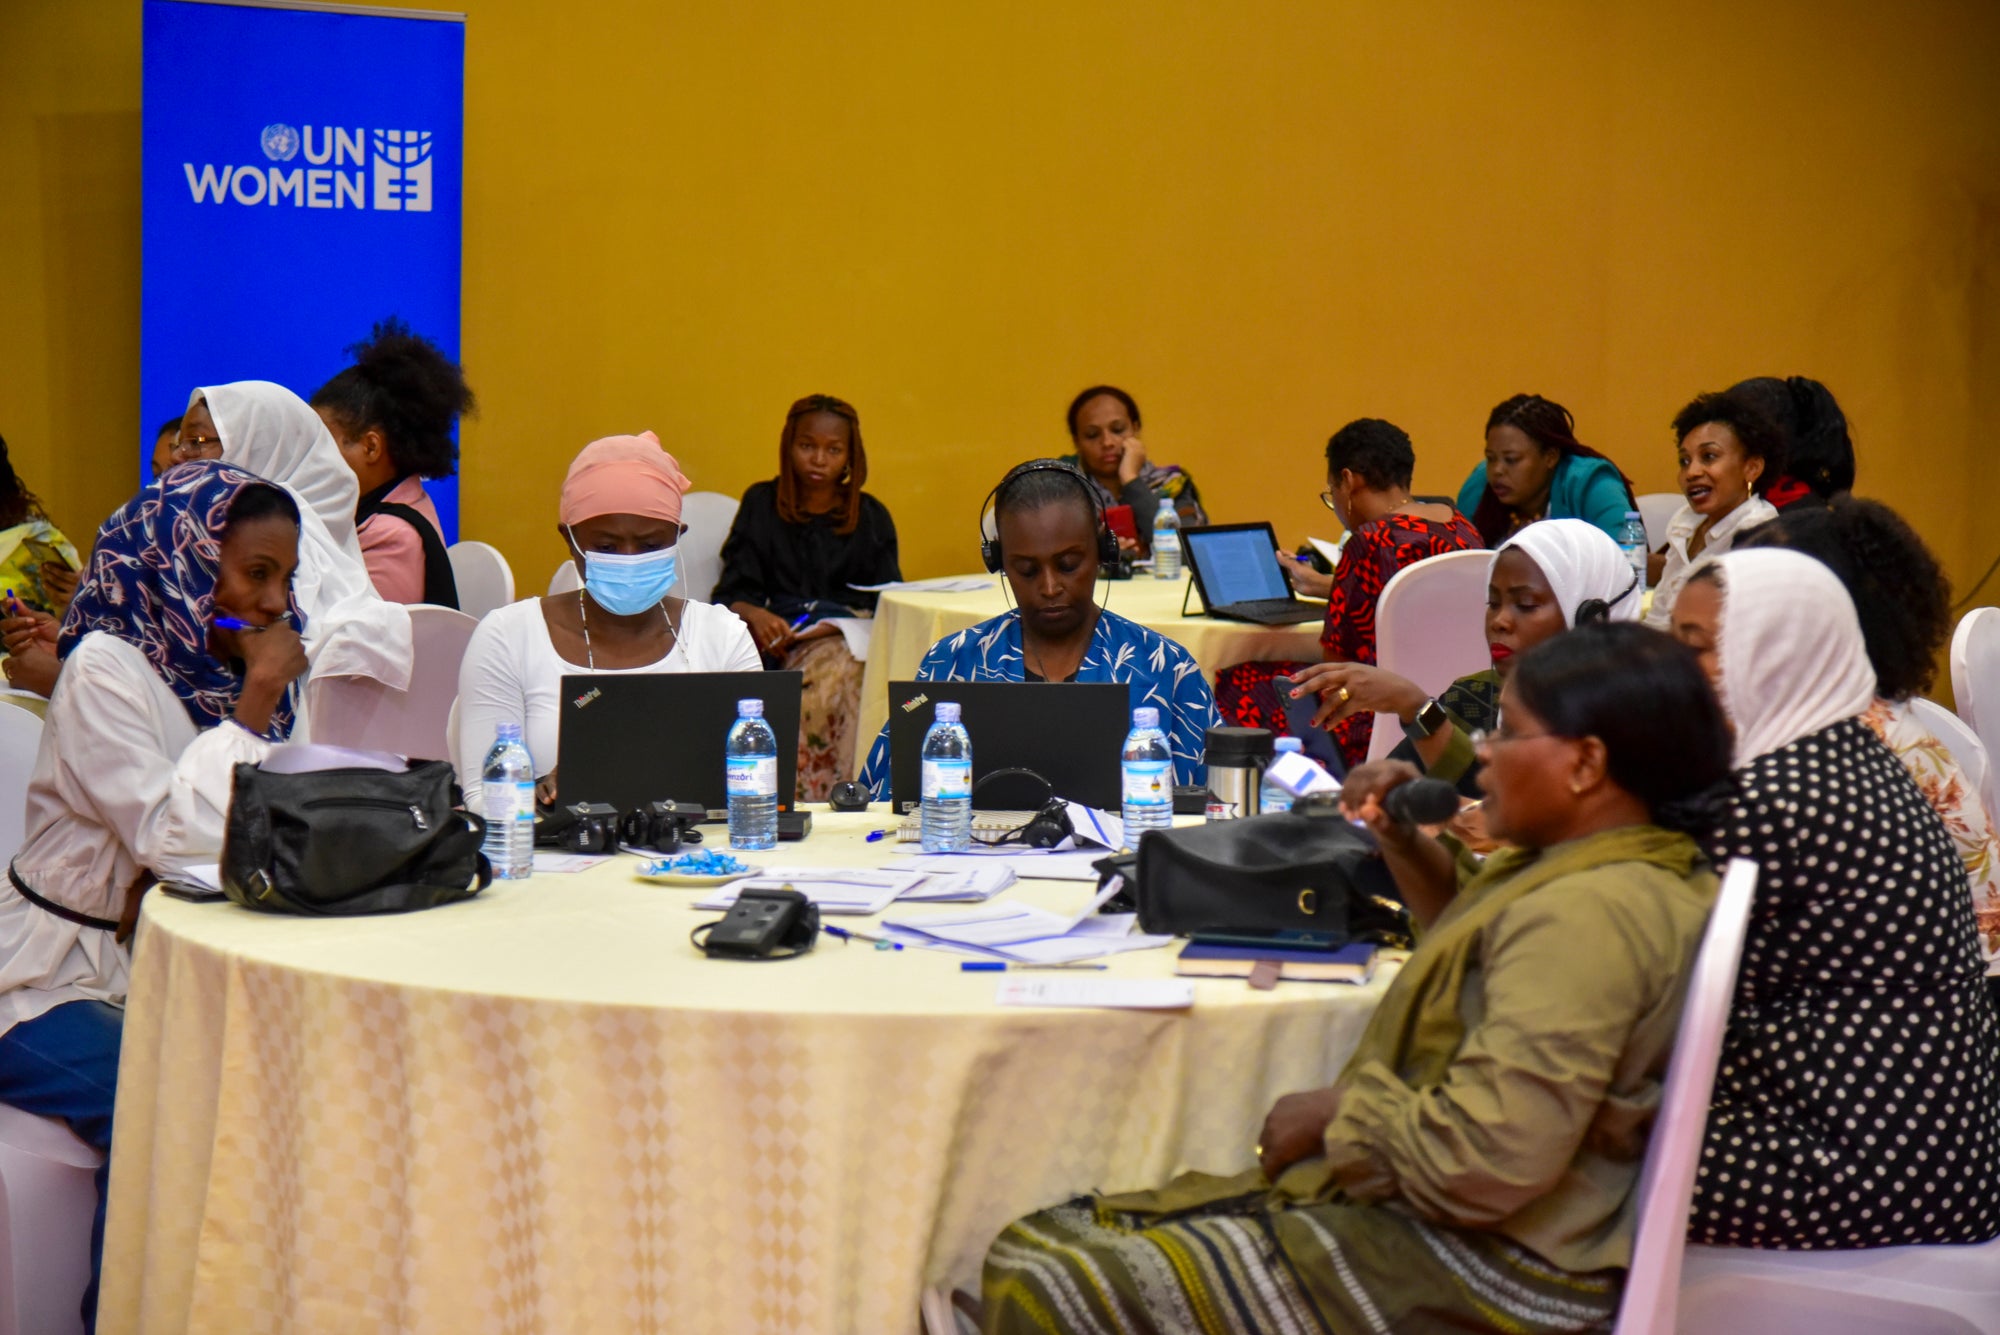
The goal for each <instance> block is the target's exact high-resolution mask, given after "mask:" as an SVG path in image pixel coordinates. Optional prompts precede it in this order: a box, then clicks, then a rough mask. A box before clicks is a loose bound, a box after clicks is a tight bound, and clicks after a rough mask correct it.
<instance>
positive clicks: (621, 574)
mask: <svg viewBox="0 0 2000 1335" xmlns="http://www.w3.org/2000/svg"><path fill="white" fill-rule="evenodd" d="M678 578H680V560H679V554H678V553H677V552H676V551H675V549H674V548H672V547H662V548H660V550H658V551H656V552H640V553H638V554H637V555H634V556H618V555H614V554H612V553H610V552H585V553H584V554H583V587H584V588H586V589H588V590H589V591H590V596H591V599H592V600H593V601H595V602H596V604H597V605H598V606H599V607H601V608H603V609H604V610H605V611H607V612H609V613H611V614H612V615H613V616H621V617H629V616H634V615H636V614H638V613H640V612H643V611H645V610H646V609H647V608H649V607H657V606H659V604H660V602H661V601H662V600H663V599H665V598H666V596H667V592H668V590H670V589H672V588H673V587H674V581H675V580H676V579H678Z"/></svg>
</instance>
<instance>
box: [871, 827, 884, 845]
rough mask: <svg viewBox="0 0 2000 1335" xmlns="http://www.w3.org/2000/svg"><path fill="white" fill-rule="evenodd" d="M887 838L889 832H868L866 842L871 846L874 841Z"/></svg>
mask: <svg viewBox="0 0 2000 1335" xmlns="http://www.w3.org/2000/svg"><path fill="white" fill-rule="evenodd" d="M888 836H889V831H887V830H870V831H869V832H868V840H867V842H869V843H871V844H872V843H874V842H875V841H876V840H877V839H886V838H888Z"/></svg>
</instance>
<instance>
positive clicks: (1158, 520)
mask: <svg viewBox="0 0 2000 1335" xmlns="http://www.w3.org/2000/svg"><path fill="white" fill-rule="evenodd" d="M1180 577H1181V517H1180V516H1179V515H1178V514H1176V513H1175V512H1174V503H1173V502H1172V501H1161V502H1160V509H1159V512H1158V513H1156V514H1155V515H1154V516H1153V578H1154V579H1179V578H1180Z"/></svg>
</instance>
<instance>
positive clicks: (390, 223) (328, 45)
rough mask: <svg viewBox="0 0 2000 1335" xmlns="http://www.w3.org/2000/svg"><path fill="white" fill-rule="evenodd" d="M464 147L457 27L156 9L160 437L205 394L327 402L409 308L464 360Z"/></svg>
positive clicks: (370, 16) (450, 497) (152, 212)
mask: <svg viewBox="0 0 2000 1335" xmlns="http://www.w3.org/2000/svg"><path fill="white" fill-rule="evenodd" d="M404 15H408V16H407V17H405V16H404ZM464 144H465V25H464V24H463V23H462V22H460V21H458V20H457V16H455V15H438V16H430V17H418V16H417V13H416V11H403V12H402V13H401V14H396V13H384V12H382V11H379V10H377V11H374V12H362V11H346V12H343V11H339V10H332V9H327V8H316V7H307V8H300V9H291V8H280V7H277V6H266V5H258V6H251V5H233V4H211V3H203V2H201V0H146V13H145V130H144V150H143V152H144V157H143V163H144V191H145V228H144V277H143V292H144V302H143V310H142V313H141V320H140V338H141V367H140V379H139V383H140V401H141V409H142V412H143V415H144V421H145V424H146V426H145V429H146V430H147V431H148V432H150V431H151V430H152V429H153V428H154V427H155V426H157V425H158V424H159V423H161V422H164V421H166V420H167V419H169V418H172V417H175V416H178V415H179V414H180V413H181V412H182V411H183V410H184V409H185V408H186V407H187V399H188V395H189V393H190V392H192V391H193V390H194V389H195V388H196V387H197V386H200V385H213V384H222V383H225V382H227V381H231V380H275V381H277V382H278V383H279V384H281V385H285V386H287V387H289V388H291V389H292V390H294V391H296V392H297V393H298V394H299V395H300V397H302V398H311V397H312V393H313V391H314V390H316V389H318V388H319V387H320V386H321V385H322V384H324V383H326V381H327V380H328V379H329V378H331V377H332V376H333V374H334V373H335V372H336V371H338V370H340V369H341V367H343V366H345V365H346V364H347V360H346V358H345V357H343V356H342V352H341V350H342V349H343V348H346V347H347V346H349V345H350V344H354V343H358V342H361V341H362V340H363V339H365V338H367V337H368V332H369V329H370V327H371V326H373V325H374V323H375V322H376V321H378V320H381V319H383V318H385V317H387V316H390V315H397V316H401V317H402V318H403V319H404V320H406V321H408V322H409V325H410V327H411V329H413V330H414V331H415V332H417V333H419V334H422V335H423V336H424V337H426V338H428V339H430V340H431V341H432V342H433V343H435V344H437V346H438V347H439V348H440V349H442V350H443V352H444V354H445V355H446V356H447V357H450V358H451V359H452V360H454V361H456V360H457V359H458V355H459V353H458V300H459V244H460V203H461V187H460V176H461V172H462V169H463V163H464ZM151 449H152V439H151V437H150V436H148V437H147V439H146V440H145V442H144V444H143V447H142V450H141V455H142V461H141V464H140V471H141V474H142V476H143V475H144V474H145V473H146V472H148V471H149V467H150V465H149V464H148V463H147V462H145V457H146V456H147V455H149V454H150V451H151ZM425 486H426V487H428V488H429V490H430V493H431V497H432V499H433V500H435V501H436V503H437V509H438V515H439V517H440V518H442V519H443V521H444V535H445V541H447V542H451V541H454V540H455V539H456V538H457V536H458V486H457V481H456V479H445V480H443V481H434V482H427V483H425Z"/></svg>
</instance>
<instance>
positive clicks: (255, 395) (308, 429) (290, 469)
mask: <svg viewBox="0 0 2000 1335" xmlns="http://www.w3.org/2000/svg"><path fill="white" fill-rule="evenodd" d="M197 402H206V403H207V404H208V412H209V415H210V416H211V417H213V418H214V419H215V434H216V435H217V436H218V437H220V438H221V440H222V458H223V461H224V462H225V463H232V464H235V465H236V466H237V467H239V468H245V469H248V470H249V471H250V472H253V473H255V474H257V476H259V477H261V478H265V479H266V480H268V481H271V482H275V483H277V484H278V485H279V486H281V487H283V488H284V489H285V490H286V491H289V492H290V493H292V497H293V499H295V500H296V501H298V503H299V510H300V524H299V572H298V575H297V576H296V577H295V578H294V580H293V582H292V590H293V595H294V596H295V597H296V598H297V599H298V603H299V608H300V610H301V611H303V612H304V613H305V614H306V631H305V636H304V640H305V650H306V657H307V658H308V659H309V660H310V661H311V663H312V670H313V673H314V675H316V676H328V677H372V678H374V679H375V680H376V681H379V682H381V683H382V684H383V685H385V686H392V687H394V688H395V689H397V690H399V691H400V690H407V689H408V688H409V685H410V658H411V653H412V650H411V641H410V614H409V611H408V610H407V609H406V608H404V607H403V606H402V604H400V603H389V602H384V601H383V600H382V599H381V597H380V596H378V595H377V594H376V592H375V585H374V582H373V581H372V580H370V579H369V578H368V567H367V565H365V564H364V563H363V562H362V559H361V542H360V539H359V538H357V537H356V536H355V532H354V506H355V502H356V501H357V500H359V499H360V495H361V486H360V484H359V483H358V482H357V481H356V480H355V477H354V470H353V469H351V468H349V467H348V466H347V461H346V460H345V459H343V458H341V455H340V447H339V446H338V445H336V444H334V441H333V435H332V433H331V432H329V431H328V430H327V429H326V423H324V422H322V421H320V417H319V414H318V413H316V412H314V411H313V410H312V407H311V405H309V404H308V403H307V402H306V401H305V400H304V399H302V398H300V397H299V396H298V395H296V394H294V393H292V391H290V390H289V389H286V388H285V387H284V386H283V385H274V384H272V383H271V382H270V381H268V380H239V381H237V382H236V383H235V384H231V385H209V386H204V387H203V388H201V389H197V390H196V391H195V392H194V393H193V394H191V395H190V396H189V397H188V406H189V407H190V408H192V407H193V406H194V405H195V404H196V403H197Z"/></svg>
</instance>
